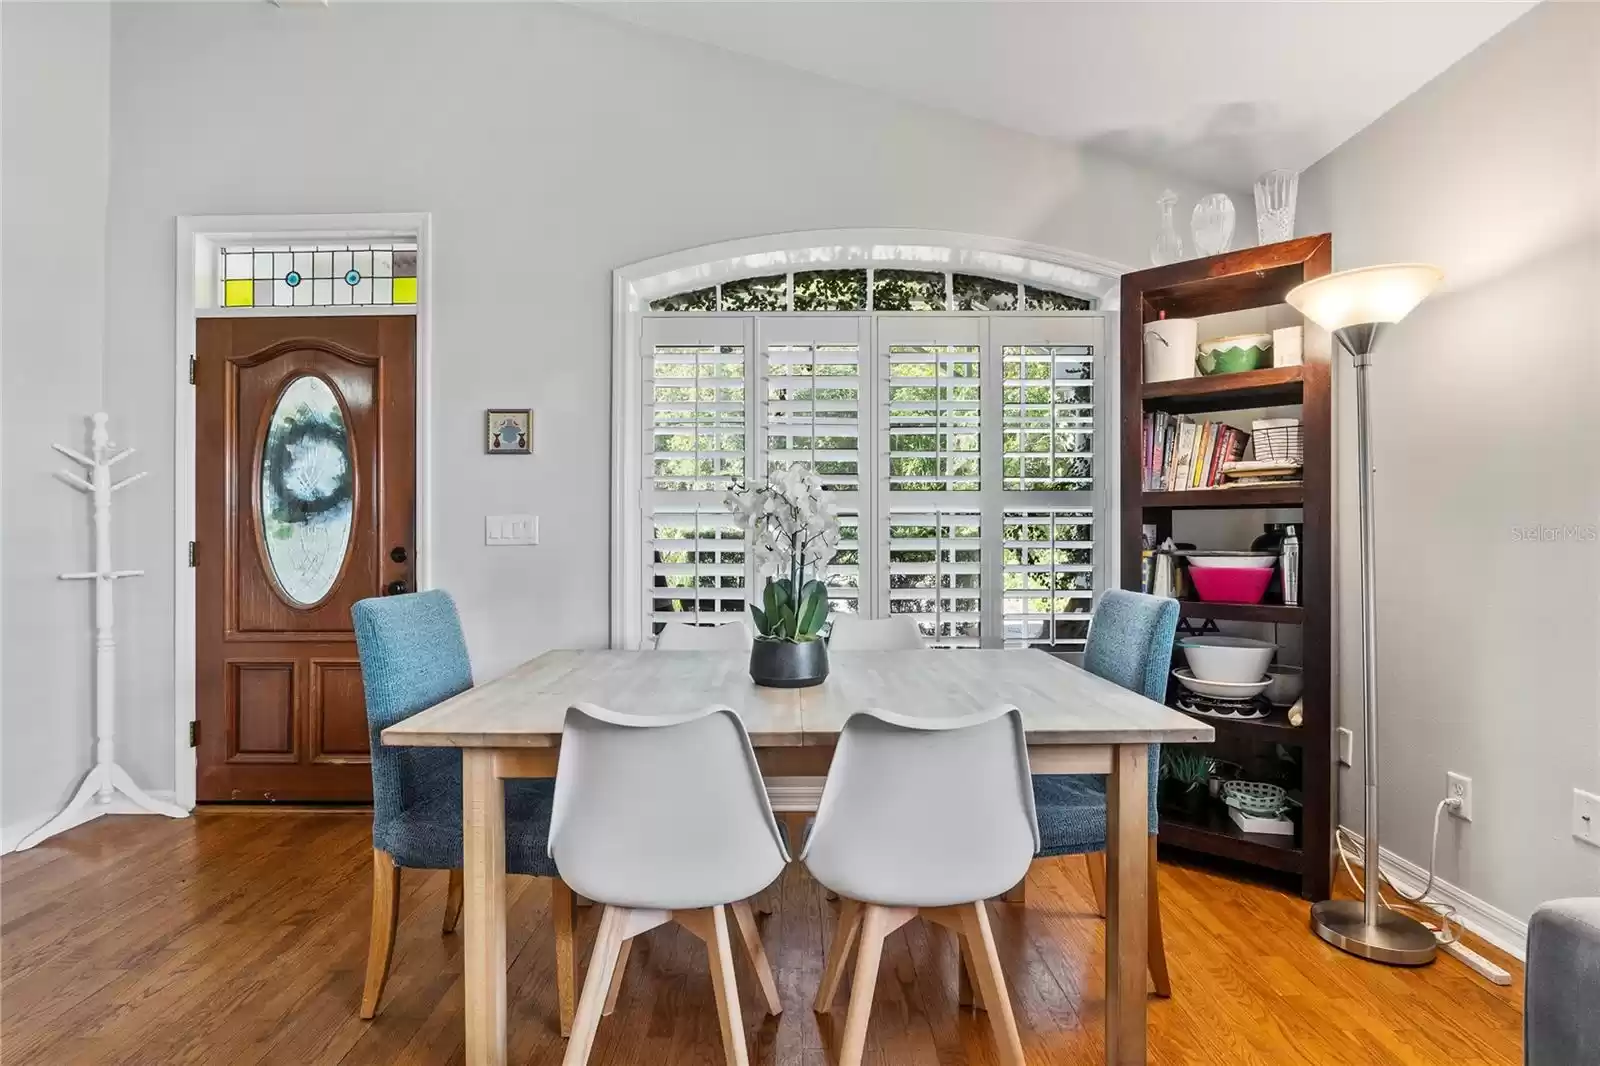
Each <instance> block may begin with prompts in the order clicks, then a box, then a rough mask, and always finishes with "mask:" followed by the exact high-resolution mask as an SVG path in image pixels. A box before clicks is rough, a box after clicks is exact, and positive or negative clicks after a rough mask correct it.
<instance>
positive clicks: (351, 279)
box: [344, 270, 361, 285]
mask: <svg viewBox="0 0 1600 1066" xmlns="http://www.w3.org/2000/svg"><path fill="white" fill-rule="evenodd" d="M360 280H361V271H359V270H352V271H350V273H348V274H346V275H345V276H344V283H345V284H346V285H354V284H355V283H356V282H358V281H360Z"/></svg>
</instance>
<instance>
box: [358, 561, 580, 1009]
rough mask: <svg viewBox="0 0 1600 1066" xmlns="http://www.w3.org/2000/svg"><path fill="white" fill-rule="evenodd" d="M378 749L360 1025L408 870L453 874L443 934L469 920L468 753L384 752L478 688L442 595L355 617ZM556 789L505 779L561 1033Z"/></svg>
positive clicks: (367, 606)
mask: <svg viewBox="0 0 1600 1066" xmlns="http://www.w3.org/2000/svg"><path fill="white" fill-rule="evenodd" d="M351 615H352V617H353V619H354V621H355V631H356V648H357V650H358V651H359V653H360V656H361V681H362V684H363V685H364V686H365V689H366V700H367V730H368V733H369V734H370V740H371V744H372V940H371V944H370V946H369V949H368V953H367V982H366V990H365V991H364V992H363V993H362V996H361V1017H363V1018H371V1017H372V1016H373V1015H375V1014H376V1013H377V1011H378V1000H379V999H380V997H382V995H383V986H384V982H385V981H386V980H387V979H388V976H389V961H390V958H391V957H392V955H393V953H394V936H395V926H396V925H397V924H398V922H399V917H400V907H399V902H400V871H401V870H402V869H404V868H409V869H415V870H449V871H450V881H449V889H448V892H447V895H446V899H445V914H444V931H445V932H446V933H449V932H451V931H452V930H454V929H455V926H456V922H457V921H458V920H459V919H460V917H461V891H462V884H461V753H460V752H459V751H457V750H455V749H453V748H410V747H406V748H399V747H385V746H384V744H383V741H382V740H381V738H380V736H379V735H380V734H381V733H382V732H383V730H384V729H385V728H387V727H388V726H391V725H394V724H395V723H396V722H401V721H404V720H405V719H407V718H410V717H411V716H412V715H414V714H416V713H417V712H419V711H423V710H426V709H427V708H429V707H432V706H433V705H434V704H437V703H442V702H443V701H444V700H447V699H449V698H450V697H451V696H454V695H456V694H457V693H460V692H464V691H466V690H467V689H469V688H471V687H472V663H471V661H470V660H469V659H468V658H467V644H466V640H465V638H464V637H463V636H462V634H461V618H460V616H459V615H458V614H457V613H456V605H455V601H453V600H452V599H451V598H450V596H449V594H448V593H445V592H441V591H437V590H435V591H431V592H418V593H413V594H411V595H405V596H385V597H383V598H381V599H370V600H362V601H361V602H359V603H357V604H356V605H355V607H354V608H353V609H352V611H351ZM554 788H555V784H554V782H553V781H548V780H544V781H532V780H524V781H507V782H506V870H507V872H509V873H518V874H531V875H532V876H535V877H548V878H551V892H550V915H551V920H552V923H553V924H554V925H555V936H556V960H557V962H556V984H557V988H558V990H559V992H558V996H557V1001H558V1002H559V1003H560V1004H561V1008H560V1011H561V1019H560V1021H561V1033H562V1035H563V1036H565V1035H566V1034H567V1033H568V1032H569V1031H570V1030H571V1027H572V1003H573V992H574V984H575V981H574V976H573V967H572V958H573V954H572V893H571V891H570V890H569V889H568V888H567V886H566V885H565V884H564V883H563V882H562V881H561V879H560V877H559V876H557V873H556V866H555V863H554V861H552V860H551V858H550V856H549V836H550V803H551V797H552V794H553V791H554Z"/></svg>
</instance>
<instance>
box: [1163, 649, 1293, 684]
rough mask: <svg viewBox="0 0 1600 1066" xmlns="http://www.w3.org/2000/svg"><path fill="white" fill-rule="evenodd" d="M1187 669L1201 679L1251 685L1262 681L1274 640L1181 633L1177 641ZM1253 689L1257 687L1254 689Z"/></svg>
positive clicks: (1272, 650)
mask: <svg viewBox="0 0 1600 1066" xmlns="http://www.w3.org/2000/svg"><path fill="white" fill-rule="evenodd" d="M1178 647H1180V648H1182V649H1183V657H1184V658H1185V659H1188V660H1189V669H1190V670H1192V671H1194V676H1195V677H1196V678H1197V679H1198V680H1201V681H1220V682H1223V683H1224V684H1236V685H1251V684H1255V683H1256V682H1258V681H1259V682H1263V686H1262V687H1265V683H1264V681H1263V679H1264V678H1265V676H1266V673H1267V664H1268V663H1270V662H1272V653H1273V652H1275V651H1277V650H1278V646H1277V645H1276V644H1273V643H1271V642H1270V641H1265V640H1252V639H1250V638H1249V637H1230V636H1214V637H1184V638H1183V639H1182V640H1180V641H1178ZM1256 691H1258V692H1259V691H1260V689H1257V690H1256Z"/></svg>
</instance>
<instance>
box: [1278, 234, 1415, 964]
mask: <svg viewBox="0 0 1600 1066" xmlns="http://www.w3.org/2000/svg"><path fill="white" fill-rule="evenodd" d="M1442 277H1443V274H1441V273H1440V271H1439V270H1438V268H1437V267H1431V266H1426V265H1424V264H1421V263H1401V264H1396V265H1393V266H1373V267H1363V268H1361V269H1360V270H1345V271H1341V272H1340V273H1338V274H1328V275H1326V276H1325V277H1320V278H1316V279H1314V280H1312V281H1308V282H1306V283H1305V284H1303V285H1299V286H1296V287H1295V288H1293V289H1291V290H1290V291H1289V294H1288V296H1286V297H1285V299H1286V300H1288V302H1289V303H1290V304H1291V305H1292V306H1293V307H1294V308H1295V310H1297V311H1299V312H1300V313H1301V314H1303V315H1305V316H1306V317H1307V318H1309V319H1311V321H1313V322H1315V323H1316V324H1317V325H1319V326H1321V327H1322V328H1323V329H1325V330H1328V331H1329V332H1330V333H1332V334H1333V335H1334V336H1335V337H1337V338H1338V339H1339V343H1340V344H1342V345H1343V346H1344V347H1345V349H1346V350H1348V351H1349V352H1350V355H1351V356H1352V357H1353V359H1354V363H1355V368H1356V447H1357V462H1358V464H1359V467H1358V479H1357V480H1358V482H1359V484H1360V499H1361V681H1362V689H1361V710H1362V716H1361V721H1362V728H1363V730H1364V731H1365V732H1364V738H1365V744H1366V749H1365V755H1366V757H1365V759H1364V760H1363V762H1362V778H1363V782H1364V784H1365V785H1366V796H1365V799H1366V819H1365V826H1366V827H1365V831H1364V832H1365V840H1364V850H1365V852H1366V859H1365V861H1364V863H1363V869H1362V873H1363V875H1364V880H1365V882H1366V883H1365V886H1364V891H1363V896H1364V898H1362V899H1360V900H1349V899H1329V900H1323V901H1322V902H1321V903H1318V904H1316V905H1315V906H1313V907H1312V908H1311V928H1312V929H1313V930H1314V931H1315V932H1316V934H1317V935H1318V936H1319V937H1321V938H1322V939H1323V940H1326V941H1327V942H1328V943H1330V944H1332V945H1333V946H1334V947H1337V948H1341V949H1343V950H1345V951H1348V952H1350V953H1351V954H1353V955H1359V956H1361V957H1362V958H1365V959H1372V960H1374V961H1377V962H1386V963H1389V964H1391V965H1395V966H1421V965H1424V964H1425V963H1429V962H1432V961H1433V958H1434V954H1435V952H1436V951H1437V950H1438V941H1437V940H1436V939H1435V937H1434V935H1433V930H1431V929H1429V928H1428V927H1427V926H1425V925H1423V924H1422V923H1421V922H1419V921H1417V920H1416V919H1415V918H1412V917H1409V916H1407V915H1404V914H1401V913H1399V912H1398V911H1394V910H1391V909H1390V908H1389V907H1387V906H1385V905H1384V903H1383V901H1382V899H1381V898H1380V896H1379V894H1378V889H1379V884H1380V874H1379V869H1378V856H1379V850H1378V683H1377V666H1378V664H1377V653H1378V642H1377V626H1376V620H1375V619H1374V617H1373V614H1374V611H1375V609H1376V604H1375V603H1374V585H1375V575H1376V567H1375V561H1374V557H1373V556H1374V545H1373V535H1372V531H1373V521H1372V448H1371V439H1370V434H1369V426H1368V420H1369V419H1370V417H1371V413H1370V408H1369V404H1368V401H1367V369H1368V367H1369V366H1370V364H1371V362H1372V350H1373V348H1375V347H1376V346H1377V343H1378V339H1379V338H1380V337H1381V336H1382V335H1383V333H1384V330H1385V328H1386V327H1388V326H1390V325H1392V324H1393V323H1395V322H1398V321H1400V320H1401V319H1402V318H1404V317H1406V315H1408V314H1410V313H1411V310H1412V309H1413V308H1414V307H1416V306H1417V305H1418V304H1419V303H1421V302H1422V301H1423V300H1424V299H1426V298H1427V295H1428V294H1429V293H1430V292H1432V291H1433V289H1434V286H1436V285H1438V284H1439V281H1440V279H1441V278H1442Z"/></svg>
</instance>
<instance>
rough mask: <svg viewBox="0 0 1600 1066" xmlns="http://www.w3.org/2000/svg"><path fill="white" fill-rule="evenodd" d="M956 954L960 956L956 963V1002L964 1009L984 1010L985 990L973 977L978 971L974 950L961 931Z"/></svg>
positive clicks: (958, 935)
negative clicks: (973, 955) (975, 966)
mask: <svg viewBox="0 0 1600 1066" xmlns="http://www.w3.org/2000/svg"><path fill="white" fill-rule="evenodd" d="M956 954H957V955H959V956H960V958H959V959H958V960H957V961H956V1002H957V1003H959V1004H960V1005H961V1006H963V1007H971V1008H973V1009H974V1010H983V1009H984V1006H983V990H982V989H981V988H979V987H978V985H977V984H976V983H975V979H974V977H973V974H974V973H976V972H977V971H976V970H975V969H974V965H975V964H974V963H973V961H972V948H971V947H970V946H969V945H968V944H967V938H966V937H965V936H962V935H961V933H960V932H959V931H958V932H957V933H956Z"/></svg>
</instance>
